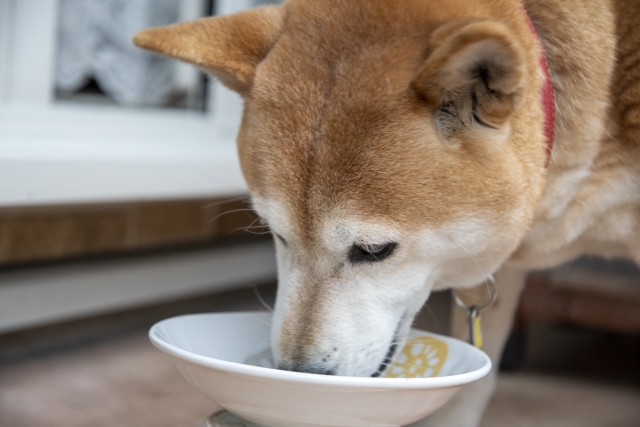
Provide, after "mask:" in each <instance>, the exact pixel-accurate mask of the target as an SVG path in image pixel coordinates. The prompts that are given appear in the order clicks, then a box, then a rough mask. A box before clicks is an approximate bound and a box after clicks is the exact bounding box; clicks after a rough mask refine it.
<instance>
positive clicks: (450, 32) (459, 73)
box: [412, 20, 526, 138]
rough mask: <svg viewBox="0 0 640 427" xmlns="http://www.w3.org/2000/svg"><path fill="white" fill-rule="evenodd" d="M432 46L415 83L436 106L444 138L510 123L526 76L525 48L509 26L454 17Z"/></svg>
mask: <svg viewBox="0 0 640 427" xmlns="http://www.w3.org/2000/svg"><path fill="white" fill-rule="evenodd" d="M430 51H431V52H430V54H429V56H428V58H427V59H426V61H425V63H424V65H423V66H422V68H421V69H420V71H419V72H418V74H417V76H416V77H415V79H414V80H413V82H412V86H413V88H414V90H416V91H417V92H418V93H419V94H420V95H421V97H423V98H424V99H425V100H426V102H427V103H429V104H430V106H431V107H432V108H433V110H434V114H435V121H436V125H437V128H438V131H439V132H440V133H441V134H442V135H443V136H444V137H445V138H450V137H454V136H456V134H457V133H459V132H464V131H468V130H470V129H473V127H474V126H483V127H486V128H495V129H500V128H502V127H503V126H504V125H505V124H506V123H507V122H508V119H509V117H510V116H511V114H512V113H513V112H514V111H515V110H516V109H517V108H518V106H519V103H520V101H521V98H522V91H523V86H524V82H525V77H526V68H525V62H524V56H523V53H522V48H521V47H520V45H519V44H518V42H517V40H516V38H515V37H514V35H513V34H512V32H511V31H510V30H509V28H507V27H506V26H505V25H503V24H501V23H499V22H495V21H489V20H473V21H466V22H453V23H451V24H447V25H445V26H444V27H441V28H439V29H438V30H436V32H435V33H434V34H433V37H432V40H431V43H430Z"/></svg>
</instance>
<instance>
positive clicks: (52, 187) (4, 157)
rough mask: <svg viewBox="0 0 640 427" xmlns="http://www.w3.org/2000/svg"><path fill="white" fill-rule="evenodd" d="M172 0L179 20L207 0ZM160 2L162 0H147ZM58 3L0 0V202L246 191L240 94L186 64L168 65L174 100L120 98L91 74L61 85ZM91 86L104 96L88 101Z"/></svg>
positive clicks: (222, 5)
mask: <svg viewBox="0 0 640 427" xmlns="http://www.w3.org/2000/svg"><path fill="white" fill-rule="evenodd" d="M87 1H92V0H87ZM122 1H123V2H124V1H126V0H122ZM176 1H177V2H178V3H179V7H178V8H177V9H176V10H177V12H175V13H176V14H178V15H179V19H180V20H184V19H191V18H195V17H196V16H198V15H201V14H202V10H203V8H206V7H207V2H208V1H209V0H176ZM76 2H77V0H76ZM160 3H164V4H166V3H170V1H168V0H167V1H163V2H159V1H157V0H148V1H147V4H148V5H149V6H150V7H151V6H157V5H158V4H160ZM262 3H271V2H265V1H260V0H218V1H217V2H216V4H215V10H216V12H217V13H218V14H229V13H234V12H237V11H239V10H241V9H245V8H249V7H254V6H256V5H258V4H262ZM63 6H64V0H60V1H56V0H3V1H1V2H0V180H1V181H0V182H2V185H0V205H1V206H10V205H31V204H56V203H75V202H102V201H112V200H143V199H156V198H189V197H202V196H207V197H208V196H222V195H225V194H238V193H241V192H245V191H246V186H245V183H244V179H243V178H242V174H241V172H240V168H239V165H238V160H237V155H236V148H235V136H236V133H237V128H238V125H239V122H240V115H241V111H242V105H241V100H240V97H239V96H237V95H236V94H235V93H233V92H231V91H228V90H226V89H225V88H224V87H222V86H220V85H216V84H214V83H212V82H211V83H203V79H202V78H201V77H200V76H199V75H198V73H197V72H195V71H194V70H193V69H192V68H191V67H189V66H187V65H175V67H176V68H177V71H175V74H174V77H172V78H173V79H175V81H176V82H177V85H176V87H178V89H179V90H178V92H177V93H176V94H175V95H176V97H175V99H174V100H173V101H171V100H170V99H171V96H168V97H166V98H163V99H165V101H166V100H169V101H166V102H165V101H162V102H156V103H155V104H154V103H152V102H151V103H144V102H130V103H127V102H123V101H122V100H117V99H116V97H114V96H113V95H109V94H108V91H105V90H104V88H99V86H100V85H99V83H97V82H98V80H99V79H96V78H95V77H96V76H95V75H91V74H89V77H87V76H84V77H83V78H84V79H86V80H85V81H83V83H84V84H83V85H81V86H80V87H79V88H76V89H75V90H65V88H63V87H62V86H63V85H60V84H58V85H56V61H57V60H58V58H59V57H58V56H57V55H58V53H59V52H58V50H59V49H60V48H59V45H58V37H57V34H58V23H59V20H60V19H62V18H61V17H62V15H61V13H62V10H61V9H62V7H63ZM72 86H73V85H70V86H68V87H67V88H66V89H68V88H69V87H72ZM95 86H97V87H98V88H99V89H96V87H95ZM180 88H182V94H180ZM91 90H93V91H94V92H97V96H98V98H99V97H102V100H101V101H100V100H99V99H97V98H96V96H94V98H93V99H91V96H92V95H91V94H90V93H87V92H91ZM86 95H89V97H87V96H86ZM94 95H95V93H94ZM180 96H182V97H183V99H182V100H180ZM189 97H191V100H189ZM160 98H162V97H160ZM151 107H153V108H151Z"/></svg>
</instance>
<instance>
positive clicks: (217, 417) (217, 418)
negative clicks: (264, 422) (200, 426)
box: [206, 410, 262, 427]
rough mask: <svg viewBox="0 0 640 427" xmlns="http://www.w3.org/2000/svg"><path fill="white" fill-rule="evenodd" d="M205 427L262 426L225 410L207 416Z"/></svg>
mask: <svg viewBox="0 0 640 427" xmlns="http://www.w3.org/2000/svg"><path fill="white" fill-rule="evenodd" d="M206 427H262V426H260V425H258V424H255V423H252V422H250V421H245V420H243V419H242V418H239V417H237V416H235V415H233V414H232V413H230V412H227V411H225V410H222V411H218V412H215V413H213V414H211V416H209V418H207V423H206Z"/></svg>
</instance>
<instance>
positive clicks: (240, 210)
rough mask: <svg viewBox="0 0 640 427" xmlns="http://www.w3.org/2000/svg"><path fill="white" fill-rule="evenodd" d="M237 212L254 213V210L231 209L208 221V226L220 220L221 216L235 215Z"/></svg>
mask: <svg viewBox="0 0 640 427" xmlns="http://www.w3.org/2000/svg"><path fill="white" fill-rule="evenodd" d="M237 212H254V210H253V209H250V208H246V209H233V210H230V211H224V212H220V213H219V214H218V215H216V216H215V217H213V218H212V219H210V220H209V224H211V223H213V222H214V221H215V220H216V219H218V218H220V217H221V216H223V215H227V214H232V213H237Z"/></svg>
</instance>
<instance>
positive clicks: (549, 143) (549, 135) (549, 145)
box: [522, 7, 556, 166]
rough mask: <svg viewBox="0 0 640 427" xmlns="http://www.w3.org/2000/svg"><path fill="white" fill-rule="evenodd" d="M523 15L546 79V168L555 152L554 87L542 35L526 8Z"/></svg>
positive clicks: (541, 98)
mask: <svg viewBox="0 0 640 427" xmlns="http://www.w3.org/2000/svg"><path fill="white" fill-rule="evenodd" d="M522 13H523V14H524V17H525V20H526V22H527V25H528V26H529V29H530V30H531V32H532V33H533V35H534V36H535V39H536V41H537V43H538V46H539V48H540V67H541V68H542V71H543V73H544V77H545V80H544V83H543V85H542V90H541V91H540V100H541V101H542V109H543V110H544V135H545V138H546V150H547V163H546V166H549V161H550V160H551V151H552V150H553V141H554V139H555V128H556V100H555V96H554V93H553V85H552V84H551V74H550V72H549V64H548V63H547V55H546V53H545V50H544V46H543V44H542V40H540V35H539V34H538V31H537V30H536V27H535V25H533V21H531V17H530V16H529V13H527V11H526V9H525V8H524V7H523V8H522Z"/></svg>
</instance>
